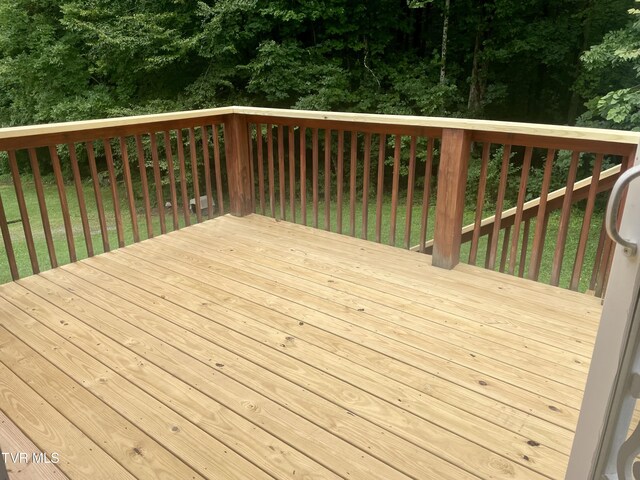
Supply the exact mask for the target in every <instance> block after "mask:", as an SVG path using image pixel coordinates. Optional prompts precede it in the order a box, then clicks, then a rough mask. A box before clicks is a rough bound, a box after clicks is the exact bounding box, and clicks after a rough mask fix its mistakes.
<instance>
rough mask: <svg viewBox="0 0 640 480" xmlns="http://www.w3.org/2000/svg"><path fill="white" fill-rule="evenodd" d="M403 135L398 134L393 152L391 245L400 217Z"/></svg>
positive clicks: (393, 243)
mask: <svg viewBox="0 0 640 480" xmlns="http://www.w3.org/2000/svg"><path fill="white" fill-rule="evenodd" d="M401 146H402V137H401V136H400V135H396V137H395V148H394V152H393V185H392V187H391V226H390V231H389V245H393V246H395V245H396V226H397V217H398V187H399V183H400V148H401Z"/></svg>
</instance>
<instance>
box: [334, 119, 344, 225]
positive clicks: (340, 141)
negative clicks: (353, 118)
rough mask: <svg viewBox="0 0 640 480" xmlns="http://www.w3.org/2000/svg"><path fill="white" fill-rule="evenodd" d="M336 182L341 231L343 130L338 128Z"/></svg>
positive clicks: (338, 218) (338, 223)
mask: <svg viewBox="0 0 640 480" xmlns="http://www.w3.org/2000/svg"><path fill="white" fill-rule="evenodd" d="M336 176H337V180H336V182H337V184H338V207H337V211H336V222H337V226H338V233H342V201H343V196H344V131H343V130H338V171H337V172H336Z"/></svg>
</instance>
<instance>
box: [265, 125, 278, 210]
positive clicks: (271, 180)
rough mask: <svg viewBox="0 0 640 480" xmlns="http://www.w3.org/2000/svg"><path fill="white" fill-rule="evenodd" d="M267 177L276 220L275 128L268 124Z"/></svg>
mask: <svg viewBox="0 0 640 480" xmlns="http://www.w3.org/2000/svg"><path fill="white" fill-rule="evenodd" d="M267 162H268V163H267V176H268V177H269V207H270V208H271V217H272V218H276V193H275V180H274V176H275V173H274V171H273V168H274V167H273V127H272V125H270V124H267Z"/></svg>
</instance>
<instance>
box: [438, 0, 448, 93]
mask: <svg viewBox="0 0 640 480" xmlns="http://www.w3.org/2000/svg"><path fill="white" fill-rule="evenodd" d="M450 6H451V0H445V2H444V23H443V25H442V55H441V57H440V58H441V60H440V83H444V82H445V80H446V66H447V39H448V36H449V8H450Z"/></svg>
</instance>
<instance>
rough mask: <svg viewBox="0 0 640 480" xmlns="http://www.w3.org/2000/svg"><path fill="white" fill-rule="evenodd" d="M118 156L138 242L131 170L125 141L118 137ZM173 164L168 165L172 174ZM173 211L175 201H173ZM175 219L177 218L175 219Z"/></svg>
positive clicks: (134, 236)
mask: <svg viewBox="0 0 640 480" xmlns="http://www.w3.org/2000/svg"><path fill="white" fill-rule="evenodd" d="M120 156H121V157H122V173H123V176H124V185H125V188H126V189H127V200H128V202H129V213H130V214H131V227H132V229H133V241H134V242H139V241H140V233H139V231H138V214H137V212H136V201H135V197H134V194H133V182H132V181H131V170H130V168H129V153H128V152H127V141H126V140H125V138H124V137H120ZM172 167H173V163H169V171H171V172H172V176H173V171H172ZM173 206H174V210H175V208H176V207H175V199H174V203H173ZM176 218H177V217H176Z"/></svg>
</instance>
